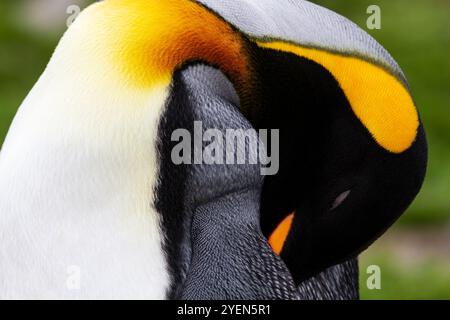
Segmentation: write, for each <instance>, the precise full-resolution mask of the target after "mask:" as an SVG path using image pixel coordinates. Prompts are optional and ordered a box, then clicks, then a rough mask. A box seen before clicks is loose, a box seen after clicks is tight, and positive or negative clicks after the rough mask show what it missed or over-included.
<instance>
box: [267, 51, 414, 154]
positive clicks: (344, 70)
mask: <svg viewBox="0 0 450 320" xmlns="http://www.w3.org/2000/svg"><path fill="white" fill-rule="evenodd" d="M258 45H259V46H260V47H262V48H268V49H273V50H278V51H282V52H290V53H293V54H296V55H298V56H301V57H305V58H307V59H310V60H312V61H315V62H316V63H318V64H320V65H322V66H323V67H325V68H326V69H327V70H328V71H329V72H331V74H332V75H333V76H334V77H335V78H336V80H337V81H338V82H339V85H340V86H341V88H342V90H343V91H344V93H345V95H346V97H347V99H348V100H349V102H350V105H351V108H352V110H353V112H354V113H355V115H356V117H357V118H358V119H359V120H360V121H361V122H362V123H363V125H364V126H365V127H366V128H367V130H369V132H370V133H371V134H372V136H373V138H374V139H375V141H376V142H377V143H378V144H379V145H380V146H382V147H383V148H384V149H386V150H388V151H390V152H393V153H401V152H404V151H405V150H407V149H409V147H411V145H412V143H413V142H414V140H415V138H416V135H417V129H418V126H419V116H418V113H417V110H416V108H415V106H414V102H413V100H412V97H411V95H410V94H409V92H408V90H407V89H406V88H405V86H404V85H403V84H402V83H401V82H400V81H399V80H398V79H396V78H395V77H394V76H393V75H391V74H389V73H388V72H386V71H385V70H383V69H382V68H380V67H379V66H376V65H374V64H372V63H369V62H367V61H364V60H361V59H359V58H355V57H346V56H341V55H338V54H333V53H329V52H325V51H322V50H317V49H309V48H303V47H300V46H296V45H293V44H289V43H284V42H269V43H265V42H258Z"/></svg>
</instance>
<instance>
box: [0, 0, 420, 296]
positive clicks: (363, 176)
mask: <svg viewBox="0 0 450 320" xmlns="http://www.w3.org/2000/svg"><path fill="white" fill-rule="evenodd" d="M197 120H200V121H202V122H203V123H204V124H205V125H207V126H208V127H210V128H215V129H217V130H219V131H226V130H227V129H229V128H235V129H252V128H253V129H262V128H265V129H279V131H280V145H279V149H280V155H279V158H280V169H279V172H278V173H277V174H275V175H272V176H267V177H262V176H261V174H260V171H259V167H260V166H259V165H257V166H255V165H250V164H249V165H206V164H198V165H176V164H175V163H174V161H172V158H171V155H172V151H173V148H174V144H175V142H174V141H172V139H171V137H172V134H173V132H174V131H175V130H177V129H180V128H183V129H185V130H188V131H189V132H193V126H194V121H197ZM251 151H252V152H256V150H251ZM426 162H427V144H426V139H425V133H424V129H423V126H422V123H421V121H420V117H419V114H418V112H417V109H416V106H415V104H414V101H413V98H412V95H411V93H410V89H409V86H408V84H407V81H406V78H405V76H404V74H403V72H402V71H401V69H400V68H399V66H398V65H397V63H396V62H395V61H394V59H393V58H392V57H391V56H390V55H389V53H388V52H387V51H386V50H385V49H384V48H383V47H381V46H380V45H379V44H378V43H377V42H376V41H375V40H374V39H373V38H371V37H370V36H369V35H368V34H366V33H365V32H364V31H362V30H361V29H360V28H359V27H357V26H356V25H355V24H353V23H352V22H350V21H348V20H347V19H345V18H343V17H341V16H339V15H337V14H335V13H333V12H331V11H329V10H327V9H325V8H322V7H320V6H317V5H315V4H312V3H310V2H308V1H303V0H298V1H292V0H224V1H215V0H104V1H100V2H97V3H95V4H93V5H91V6H90V7H88V8H87V9H85V10H84V11H83V12H82V13H81V14H80V15H79V16H78V18H77V19H76V21H75V22H74V23H73V24H72V25H71V27H70V28H69V29H68V30H67V32H66V33H65V35H64V36H63V37H62V39H61V41H60V43H59V44H58V46H57V48H56V50H55V52H54V54H53V56H52V58H51V60H50V62H49V64H48V65H47V67H46V69H45V71H44V72H43V74H42V75H41V77H40V78H39V80H38V82H37V83H36V84H35V86H34V87H33V88H32V90H31V91H30V93H29V94H28V96H27V97H26V98H25V100H24V101H23V103H22V105H21V106H20V108H19V110H18V112H17V115H16V117H15V119H14V121H13V123H12V125H11V127H10V130H9V133H8V135H7V138H6V140H5V142H4V144H3V146H2V149H1V153H0V235H1V239H2V240H1V243H0V255H1V259H0V298H2V299H356V298H357V297H358V270H357V260H356V259H357V256H358V255H359V253H361V252H362V251H363V250H365V249H366V248H367V247H368V246H369V245H370V244H371V243H373V242H374V241H375V240H376V239H377V238H378V237H379V236H381V235H382V234H383V233H384V232H385V231H386V230H387V229H388V228H389V227H390V226H391V225H392V224H393V223H394V222H395V221H396V219H397V218H398V217H399V216H400V215H401V214H402V213H403V212H404V211H405V210H406V209H407V207H408V206H409V204H410V203H411V202H412V200H413V199H414V197H415V196H416V195H417V193H418V192H419V190H420V187H421V185H422V182H423V179H424V175H425V169H426Z"/></svg>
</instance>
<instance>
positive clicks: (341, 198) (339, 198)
mask: <svg viewBox="0 0 450 320" xmlns="http://www.w3.org/2000/svg"><path fill="white" fill-rule="evenodd" d="M350 193H351V190H347V191H344V192H342V193H341V194H340V195H338V196H337V197H336V199H334V202H333V205H332V206H331V208H330V211H333V210H335V209H337V208H338V207H339V206H340V205H341V204H342V203H344V201H345V199H347V198H348V196H349V195H350Z"/></svg>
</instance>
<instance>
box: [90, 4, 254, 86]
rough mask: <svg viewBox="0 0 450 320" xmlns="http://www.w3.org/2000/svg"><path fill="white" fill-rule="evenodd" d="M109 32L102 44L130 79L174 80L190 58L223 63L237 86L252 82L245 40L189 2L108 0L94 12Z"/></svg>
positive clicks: (141, 81)
mask: <svg viewBox="0 0 450 320" xmlns="http://www.w3.org/2000/svg"><path fill="white" fill-rule="evenodd" d="M89 15H90V17H89V19H92V21H96V24H97V25H99V24H100V27H101V28H102V29H103V30H104V31H103V32H101V33H100V34H102V36H101V37H100V39H99V43H100V42H102V45H103V44H106V45H107V47H106V48H103V49H102V51H103V52H107V53H108V54H109V55H111V57H112V58H113V59H114V63H113V64H112V65H114V66H118V69H119V71H120V73H121V74H122V75H124V76H125V77H126V78H127V79H128V81H129V82H131V83H132V84H133V85H135V86H139V87H144V88H146V87H151V86H152V85H157V84H161V83H163V84H170V81H171V78H172V76H173V72H174V71H175V70H176V69H177V68H178V67H180V66H182V65H183V64H184V63H186V62H188V61H194V60H200V61H205V62H207V63H210V64H212V65H215V66H217V67H219V68H220V69H221V70H222V71H224V72H225V73H227V75H228V76H229V77H230V78H232V80H233V81H234V82H235V84H237V85H238V86H239V85H243V86H245V84H247V83H248V82H249V78H250V71H249V63H248V61H247V56H248V55H246V54H245V53H244V51H245V49H244V46H245V43H244V41H243V38H242V36H241V35H240V34H239V33H237V32H235V31H234V30H233V29H232V28H231V27H230V26H229V25H228V24H227V23H226V22H225V21H223V20H221V19H220V18H219V17H217V16H216V15H214V14H213V13H212V12H210V11H208V10H207V9H206V8H204V7H202V6H201V5H199V4H197V3H195V2H193V1H190V0H107V1H103V2H100V3H97V4H95V5H93V6H92V9H90V10H89Z"/></svg>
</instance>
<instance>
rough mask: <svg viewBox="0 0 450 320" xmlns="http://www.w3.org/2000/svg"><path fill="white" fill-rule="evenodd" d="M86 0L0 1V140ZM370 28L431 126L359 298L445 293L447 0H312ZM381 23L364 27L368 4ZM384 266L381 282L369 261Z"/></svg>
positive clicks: (449, 157) (367, 256)
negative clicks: (409, 197) (412, 190)
mask: <svg viewBox="0 0 450 320" xmlns="http://www.w3.org/2000/svg"><path fill="white" fill-rule="evenodd" d="M274 1H276V0H274ZM88 2H93V1H83V0H69V1H67V0H2V1H0V144H1V143H2V141H3V139H4V136H5V134H6V132H7V130H8V127H9V124H10V122H11V120H12V118H13V116H14V114H15V112H16V110H17V107H18V106H19V105H20V103H21V102H22V100H23V99H24V97H25V96H26V94H27V93H28V91H29V90H30V88H31V87H32V86H33V84H34V83H35V82H36V80H37V79H38V77H39V75H40V74H41V73H42V71H43V70H44V68H45V65H46V63H47V62H48V60H49V58H50V56H51V53H52V51H53V49H54V47H55V46H56V44H57V42H58V39H59V38H60V37H61V35H62V33H63V32H64V30H65V23H66V20H67V19H68V18H69V17H70V14H69V13H67V11H66V10H67V8H68V6H69V5H72V4H79V5H80V7H81V8H83V7H85V6H86V5H87V4H88ZM313 2H316V3H318V4H320V5H323V6H325V7H327V8H330V9H332V10H334V11H336V12H338V13H340V14H342V15H344V16H346V17H348V18H350V19H351V20H352V21H354V22H355V23H357V24H358V25H359V26H360V27H361V28H363V29H365V30H366V31H368V32H369V33H370V34H371V35H372V36H373V37H375V38H376V39H377V40H378V41H379V42H380V43H381V44H382V45H383V46H384V47H386V48H387V49H388V50H389V51H390V53H391V54H392V55H393V57H394V58H395V59H396V60H397V61H398V63H399V64H400V66H401V67H402V69H403V71H404V72H405V74H406V76H407V78H408V80H409V83H410V85H411V89H412V92H413V95H414V98H415V100H416V103H417V105H418V107H419V109H420V111H421V116H422V118H423V122H424V124H425V127H426V131H427V134H428V140H429V147H430V163H429V170H428V175H427V179H426V182H425V185H424V188H423V190H422V192H421V194H420V195H419V196H418V198H417V200H416V201H415V202H414V204H413V205H412V206H411V208H410V209H409V210H408V211H407V213H406V214H405V215H404V216H403V218H402V219H401V220H400V221H399V222H398V223H397V224H396V225H395V227H394V228H392V229H391V230H390V231H389V232H388V233H387V234H386V235H385V236H383V238H382V239H380V240H379V241H378V242H377V243H376V244H375V245H374V246H372V247H371V248H370V249H369V250H368V251H367V252H366V253H364V254H363V255H362V258H361V263H360V265H361V291H362V298H363V299H450V105H449V103H450V90H449V85H450V58H449V57H450V55H449V52H450V0H340V1H338V0H315V1H313ZM374 4H375V5H378V6H379V7H380V8H381V27H382V28H381V29H380V30H368V29H367V24H366V21H367V19H368V17H369V14H367V13H366V10H367V8H368V6H369V5H374ZM369 265H379V266H380V267H381V276H382V288H381V290H369V289H367V286H366V279H367V277H368V275H367V274H366V268H367V266H369Z"/></svg>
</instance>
